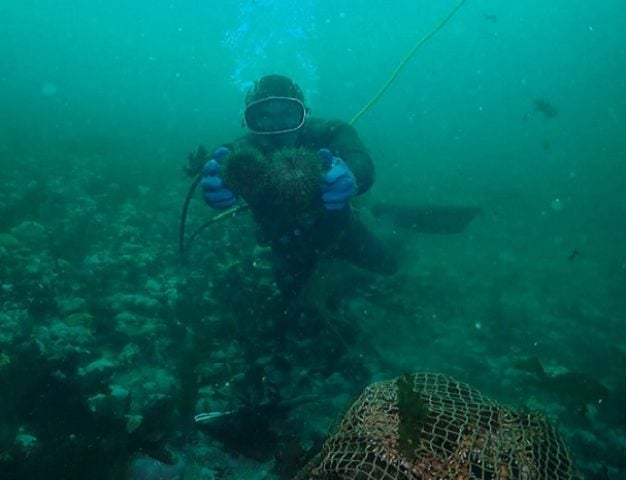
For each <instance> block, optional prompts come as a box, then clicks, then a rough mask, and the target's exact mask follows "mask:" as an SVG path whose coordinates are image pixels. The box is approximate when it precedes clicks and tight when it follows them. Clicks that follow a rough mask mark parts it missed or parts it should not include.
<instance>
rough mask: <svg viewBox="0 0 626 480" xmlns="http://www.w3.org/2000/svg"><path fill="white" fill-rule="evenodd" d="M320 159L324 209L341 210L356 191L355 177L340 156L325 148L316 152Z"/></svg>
mask: <svg viewBox="0 0 626 480" xmlns="http://www.w3.org/2000/svg"><path fill="white" fill-rule="evenodd" d="M318 154H319V156H320V159H321V161H322V169H323V170H324V172H325V173H324V177H323V179H322V200H323V201H324V207H326V210H341V209H343V208H345V206H346V205H348V203H349V202H350V199H351V198H352V197H354V196H355V195H356V193H357V185H356V178H354V174H353V173H352V170H350V168H349V167H348V165H346V162H344V161H343V160H342V159H341V158H339V157H335V156H334V155H333V153H332V152H331V151H330V150H328V149H327V148H322V149H321V150H320V151H319V152H318Z"/></svg>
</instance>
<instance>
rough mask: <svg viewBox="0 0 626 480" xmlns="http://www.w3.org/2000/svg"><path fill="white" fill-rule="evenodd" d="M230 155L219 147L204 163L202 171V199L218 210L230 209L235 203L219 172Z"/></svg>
mask: <svg viewBox="0 0 626 480" xmlns="http://www.w3.org/2000/svg"><path fill="white" fill-rule="evenodd" d="M228 155H230V150H229V149H228V148H226V147H220V148H218V149H217V150H215V151H214V152H213V156H212V157H211V160H209V161H208V162H206V164H205V165H204V168H203V169H202V181H201V182H200V184H201V185H202V197H203V198H204V201H205V202H206V203H208V204H209V206H211V207H213V208H216V209H218V210H223V209H225V208H228V207H230V206H231V205H232V204H233V203H235V201H236V200H237V199H236V198H235V195H233V192H231V191H230V190H229V189H228V188H226V187H225V186H224V182H223V181H222V177H220V171H221V169H222V164H223V163H224V160H225V159H226V157H227V156H228Z"/></svg>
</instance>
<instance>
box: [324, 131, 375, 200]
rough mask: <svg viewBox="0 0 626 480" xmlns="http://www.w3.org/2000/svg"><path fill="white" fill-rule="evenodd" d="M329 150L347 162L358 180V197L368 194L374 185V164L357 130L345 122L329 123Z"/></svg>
mask: <svg viewBox="0 0 626 480" xmlns="http://www.w3.org/2000/svg"><path fill="white" fill-rule="evenodd" d="M329 129H330V132H329V133H330V136H331V138H330V142H329V145H328V148H330V149H331V151H332V152H333V153H334V154H335V155H337V156H338V157H341V159H342V160H343V161H344V162H346V164H347V165H348V167H350V170H352V173H354V176H355V178H356V182H357V185H358V187H359V191H358V195H360V194H362V193H365V192H367V191H368V190H369V189H370V187H371V186H372V183H374V163H373V162H372V159H371V158H370V155H369V153H368V152H367V150H366V149H365V146H364V145H363V142H361V139H360V138H359V135H358V133H357V132H356V130H355V129H354V128H353V127H352V126H351V125H349V124H347V123H345V122H340V121H335V122H329Z"/></svg>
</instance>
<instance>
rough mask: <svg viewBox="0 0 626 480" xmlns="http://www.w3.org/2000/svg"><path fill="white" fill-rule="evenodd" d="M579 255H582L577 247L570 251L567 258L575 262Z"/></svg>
mask: <svg viewBox="0 0 626 480" xmlns="http://www.w3.org/2000/svg"><path fill="white" fill-rule="evenodd" d="M578 255H580V252H579V251H578V250H577V249H576V248H575V249H574V250H572V251H571V252H569V255H568V256H567V259H568V260H569V261H570V262H573V261H574V260H576V257H578Z"/></svg>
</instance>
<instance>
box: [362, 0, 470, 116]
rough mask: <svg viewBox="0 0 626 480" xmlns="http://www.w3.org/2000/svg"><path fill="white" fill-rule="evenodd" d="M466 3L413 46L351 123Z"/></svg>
mask: <svg viewBox="0 0 626 480" xmlns="http://www.w3.org/2000/svg"><path fill="white" fill-rule="evenodd" d="M464 3H465V0H460V1H459V3H457V4H456V6H455V7H454V8H453V9H452V10H450V13H448V15H447V16H446V17H445V18H444V19H443V20H442V21H441V22H439V24H438V25H437V26H436V27H435V28H434V29H432V30H431V31H430V32H428V33H427V34H426V36H425V37H424V38H422V39H421V40H420V41H419V42H417V45H415V46H414V47H413V50H411V51H410V52H409V54H408V55H407V56H406V57H405V58H404V60H402V61H401V62H400V64H399V65H398V66H397V67H396V69H395V70H394V71H393V73H392V74H391V77H389V80H387V82H386V83H385V84H384V85H383V86H382V88H381V89H380V90H379V91H378V93H377V94H376V95H374V98H372V99H371V100H370V101H369V102H367V104H366V105H365V106H364V107H363V108H362V109H361V110H360V111H359V112H358V113H357V114H356V115H355V116H354V117H353V118H352V120H350V125H354V124H355V123H356V122H357V120H358V119H359V118H361V117H362V116H363V115H364V114H365V112H367V111H368V110H369V109H370V108H371V107H372V105H374V104H375V103H376V102H377V101H378V100H379V99H380V97H382V96H383V95H384V93H385V92H386V91H387V89H388V88H389V87H390V86H391V84H392V83H393V82H394V80H395V79H396V78H397V77H398V75H399V74H400V72H401V71H402V69H403V68H404V67H405V66H406V64H407V63H409V60H411V58H413V55H415V53H416V52H417V51H418V50H419V49H420V47H421V46H422V45H424V44H425V43H426V42H427V41H428V40H430V38H431V37H432V36H433V35H435V34H436V33H437V32H438V31H439V30H441V29H442V28H443V27H444V26H445V24H446V23H448V21H449V20H450V19H451V18H452V17H453V16H454V15H455V14H456V12H458V11H459V9H460V8H461V6H462V5H463V4H464Z"/></svg>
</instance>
